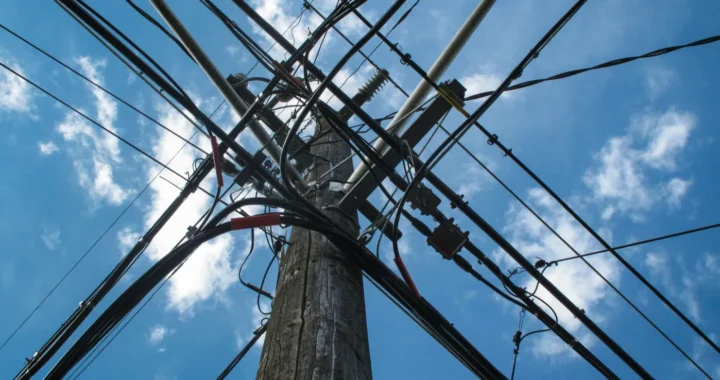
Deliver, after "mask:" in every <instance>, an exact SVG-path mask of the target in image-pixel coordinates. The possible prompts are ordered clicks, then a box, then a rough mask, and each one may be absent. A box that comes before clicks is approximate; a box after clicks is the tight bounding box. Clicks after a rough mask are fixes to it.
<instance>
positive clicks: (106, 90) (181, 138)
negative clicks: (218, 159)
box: [0, 24, 207, 154]
mask: <svg viewBox="0 0 720 380" xmlns="http://www.w3.org/2000/svg"><path fill="white" fill-rule="evenodd" d="M0 28H2V29H4V30H5V31H6V32H8V33H10V34H12V35H13V36H15V37H16V38H18V39H19V40H20V41H22V42H24V43H25V44H27V45H28V46H30V47H32V48H33V49H35V50H37V51H38V52H40V53H42V54H43V55H45V56H46V57H48V58H50V59H52V60H53V61H55V62H57V63H58V64H59V65H61V66H62V67H64V68H66V69H67V70H69V71H70V72H72V73H73V74H75V75H77V76H78V77H80V78H82V79H84V80H85V81H87V82H88V83H90V84H92V85H93V86H95V87H97V88H98V89H100V90H101V91H103V92H105V93H106V94H108V95H110V96H112V97H113V98H115V99H116V100H117V101H119V102H120V103H122V104H124V105H126V106H128V107H129V108H130V109H132V110H133V111H135V112H137V113H138V114H140V115H142V116H143V117H145V118H146V119H148V120H150V121H152V122H153V123H154V124H156V125H157V126H159V127H160V128H162V129H164V130H166V131H168V132H170V133H171V134H172V135H173V136H175V137H177V138H179V139H180V140H182V141H184V142H185V144H188V145H190V146H192V147H193V148H195V149H197V150H199V151H200V152H202V153H203V154H207V152H206V151H205V150H203V149H202V148H200V147H199V146H197V145H195V144H194V143H192V142H191V141H189V140H187V139H185V138H184V137H182V136H180V135H179V134H177V133H176V132H175V131H173V130H172V129H170V128H168V127H166V126H165V125H163V124H162V123H160V122H159V121H157V120H155V119H154V118H153V117H151V116H150V115H148V114H147V113H145V112H144V111H142V110H141V109H139V108H137V107H135V106H133V105H132V104H130V103H129V102H127V101H126V100H124V99H123V98H121V97H119V96H117V95H116V94H114V93H113V92H112V91H110V90H108V89H106V88H105V87H103V86H101V85H100V84H98V83H96V82H95V81H93V80H92V79H90V78H88V77H86V76H85V75H84V74H82V73H81V72H79V71H77V70H75V69H74V68H72V67H71V66H69V65H68V64H66V63H65V62H63V61H61V60H60V59H58V58H56V57H55V56H53V55H52V54H50V53H48V52H47V51H45V50H44V49H42V48H40V47H39V46H37V45H35V44H34V43H32V42H30V41H28V40H27V39H25V38H24V37H22V36H20V35H19V34H17V33H15V32H14V31H12V30H11V29H9V28H8V27H6V26H5V25H2V24H0Z"/></svg>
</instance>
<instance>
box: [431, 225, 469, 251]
mask: <svg viewBox="0 0 720 380" xmlns="http://www.w3.org/2000/svg"><path fill="white" fill-rule="evenodd" d="M468 235H470V232H469V231H465V232H462V231H461V230H460V227H458V226H457V225H456V224H455V223H454V219H453V218H450V219H448V220H447V221H445V222H442V223H440V225H438V226H437V227H436V228H435V229H434V230H433V232H432V234H430V236H428V238H427V243H428V245H430V246H432V247H433V248H435V250H437V251H438V252H440V254H441V255H443V257H444V258H445V259H448V260H450V259H452V258H453V257H454V256H455V255H456V254H457V253H458V252H460V250H461V249H462V248H463V246H464V245H465V243H467V241H468Z"/></svg>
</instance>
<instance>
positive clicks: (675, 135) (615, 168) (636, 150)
mask: <svg viewBox="0 0 720 380" xmlns="http://www.w3.org/2000/svg"><path fill="white" fill-rule="evenodd" d="M694 125H695V118H694V116H692V115H691V114H689V113H679V112H677V111H675V110H672V109H671V110H668V111H667V112H665V113H663V114H660V115H658V114H653V113H646V114H643V115H640V116H639V117H634V118H633V119H632V121H631V125H630V128H629V130H628V133H627V134H626V135H624V136H619V137H618V136H616V137H612V138H610V139H609V140H608V142H607V143H606V144H605V146H603V147H602V149H601V150H600V152H599V153H597V154H596V155H595V160H596V161H597V162H598V166H597V167H595V168H591V169H589V170H588V171H586V173H585V175H584V177H583V181H584V182H585V184H586V185H587V186H588V187H589V188H590V190H591V191H592V195H593V198H594V199H595V200H597V201H602V202H603V204H604V206H605V210H604V211H603V219H605V220H607V219H610V218H611V217H612V216H613V215H615V214H617V213H618V212H619V213H622V214H627V215H629V216H630V217H631V218H633V219H634V220H642V219H643V217H644V212H646V211H648V210H650V209H651V207H652V206H653V205H654V204H655V203H656V202H657V201H659V200H661V199H662V198H663V197H664V196H665V194H667V192H668V191H675V193H671V194H674V195H676V197H675V198H672V203H671V206H675V205H679V203H680V200H681V198H682V196H684V195H685V193H686V191H687V188H688V187H689V183H685V182H678V181H674V182H673V181H671V183H668V185H665V184H663V183H657V182H655V183H650V182H651V181H649V178H648V173H647V172H646V171H647V170H648V169H654V170H656V171H660V172H661V173H662V172H672V171H675V170H676V169H677V159H678V156H679V155H680V153H681V152H682V150H683V149H684V148H685V146H686V145H687V141H688V138H689V134H690V131H691V130H692V129H693V128H694ZM680 181H682V180H680ZM667 186H670V188H666V187H667Z"/></svg>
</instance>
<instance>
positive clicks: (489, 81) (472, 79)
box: [460, 66, 517, 99]
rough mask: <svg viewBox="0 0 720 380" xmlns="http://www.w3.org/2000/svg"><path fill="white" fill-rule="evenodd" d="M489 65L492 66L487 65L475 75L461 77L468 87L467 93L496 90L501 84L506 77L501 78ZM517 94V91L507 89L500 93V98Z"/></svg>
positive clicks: (464, 85)
mask: <svg viewBox="0 0 720 380" xmlns="http://www.w3.org/2000/svg"><path fill="white" fill-rule="evenodd" d="M489 67H490V66H485V67H483V68H481V69H480V71H479V72H477V73H475V74H473V75H469V76H465V77H462V78H460V83H462V85H463V87H465V89H467V91H466V94H467V95H475V94H477V93H480V92H485V91H495V90H496V89H497V88H498V87H499V86H500V84H501V83H502V81H503V79H505V78H501V77H500V76H499V75H497V74H495V73H493V72H491V70H490V68H489ZM515 96H517V93H515V92H512V91H509V92H508V91H506V92H503V94H502V95H500V98H501V99H512V98H514V97H515Z"/></svg>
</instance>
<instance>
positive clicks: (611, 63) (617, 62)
mask: <svg viewBox="0 0 720 380" xmlns="http://www.w3.org/2000/svg"><path fill="white" fill-rule="evenodd" d="M718 41H720V35H718V36H712V37H708V38H703V39H701V40H697V41H694V42H690V43H687V44H684V45H675V46H670V47H666V48H662V49H658V50H654V51H651V52H649V53H645V54H642V55H636V56H632V57H626V58H618V59H613V60H612V61H608V62H605V63H601V64H599V65H595V66H592V67H587V68H583V69H576V70H570V71H566V72H563V73H560V74H555V75H553V76H549V77H547V78H542V79H534V80H529V81H527V82H521V83H518V84H515V85H512V86H510V87H508V88H507V90H506V91H512V90H519V89H521V88H525V87H530V86H534V85H536V84H540V83H543V82H548V81H554V80H558V79H564V78H568V77H572V76H575V75H578V74H582V73H585V72H588V71H593V70H599V69H604V68H608V67H612V66H618V65H622V64H624V63H629V62H632V61H635V60H638V59H644V58H652V57H658V56H661V55H665V54H668V53H672V52H674V51H676V50H680V49H685V48H689V47H693V46H701V45H706V44H710V43H713V42H718ZM490 94H492V91H485V92H481V93H478V94H474V95H470V96H466V97H465V100H466V101H467V100H475V99H481V98H484V97H486V96H489V95H490Z"/></svg>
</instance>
